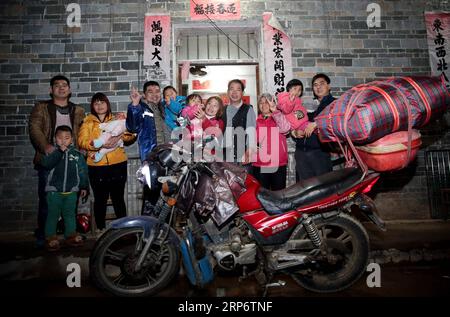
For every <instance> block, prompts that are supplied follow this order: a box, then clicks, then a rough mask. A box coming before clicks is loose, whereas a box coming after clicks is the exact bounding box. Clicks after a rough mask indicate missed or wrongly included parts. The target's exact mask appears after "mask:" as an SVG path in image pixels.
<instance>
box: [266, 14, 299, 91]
mask: <svg viewBox="0 0 450 317" xmlns="http://www.w3.org/2000/svg"><path fill="white" fill-rule="evenodd" d="M263 21H264V29H263V32H264V55H265V58H264V60H265V64H266V73H265V75H266V87H267V91H268V92H269V93H271V94H274V95H275V94H278V93H279V92H283V91H284V90H285V88H284V87H285V86H286V84H287V82H288V81H289V80H291V79H292V55H291V52H292V46H291V40H290V38H289V37H288V36H287V34H286V33H285V32H284V30H283V29H282V27H281V25H280V24H279V22H278V21H277V20H276V18H275V17H274V16H273V15H272V13H270V12H266V13H264V14H263Z"/></svg>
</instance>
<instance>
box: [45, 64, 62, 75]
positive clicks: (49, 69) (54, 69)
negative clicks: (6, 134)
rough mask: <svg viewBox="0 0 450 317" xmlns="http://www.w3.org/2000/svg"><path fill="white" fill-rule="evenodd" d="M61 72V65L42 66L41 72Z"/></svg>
mask: <svg viewBox="0 0 450 317" xmlns="http://www.w3.org/2000/svg"><path fill="white" fill-rule="evenodd" d="M60 71H61V64H43V65H42V72H44V73H46V72H49V73H58V72H60Z"/></svg>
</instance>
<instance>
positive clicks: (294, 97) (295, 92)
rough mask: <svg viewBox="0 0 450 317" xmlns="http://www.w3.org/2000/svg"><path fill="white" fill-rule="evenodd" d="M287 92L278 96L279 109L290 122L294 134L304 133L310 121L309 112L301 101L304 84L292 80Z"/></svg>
mask: <svg viewBox="0 0 450 317" xmlns="http://www.w3.org/2000/svg"><path fill="white" fill-rule="evenodd" d="M286 90H287V91H286V92H282V93H279V94H278V109H280V110H281V112H282V113H283V114H284V115H285V117H286V119H287V120H288V121H289V124H290V125H291V130H292V133H293V134H294V133H296V132H297V131H298V132H299V133H304V132H305V130H306V128H307V127H308V124H309V121H308V114H307V111H306V109H305V107H303V105H302V100H301V99H300V98H301V96H302V95H303V83H302V82H301V81H300V80H298V79H292V80H290V81H289V82H288V84H287V86H286ZM300 131H301V132H300Z"/></svg>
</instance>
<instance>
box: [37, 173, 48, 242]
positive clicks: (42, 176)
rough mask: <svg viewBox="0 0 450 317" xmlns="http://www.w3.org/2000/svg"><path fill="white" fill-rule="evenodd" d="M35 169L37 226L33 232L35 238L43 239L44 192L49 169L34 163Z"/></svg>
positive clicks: (45, 213)
mask: <svg viewBox="0 0 450 317" xmlns="http://www.w3.org/2000/svg"><path fill="white" fill-rule="evenodd" d="M35 169H36V170H37V171H38V196H39V207H38V217H37V220H38V228H37V230H36V232H35V235H36V238H37V239H45V222H46V221H47V214H48V204H47V194H46V192H45V185H46V184H47V178H48V174H49V171H48V170H47V169H45V168H43V167H42V166H40V165H36V167H35Z"/></svg>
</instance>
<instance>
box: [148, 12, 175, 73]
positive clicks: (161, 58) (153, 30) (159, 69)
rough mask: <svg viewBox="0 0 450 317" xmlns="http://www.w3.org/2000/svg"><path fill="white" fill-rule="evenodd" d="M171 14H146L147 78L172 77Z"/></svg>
mask: <svg viewBox="0 0 450 317" xmlns="http://www.w3.org/2000/svg"><path fill="white" fill-rule="evenodd" d="M169 49H170V15H150V14H146V15H145V21H144V66H146V67H147V68H148V73H147V78H151V79H153V80H162V79H168V78H169V77H170V55H169V53H170V51H169Z"/></svg>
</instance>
